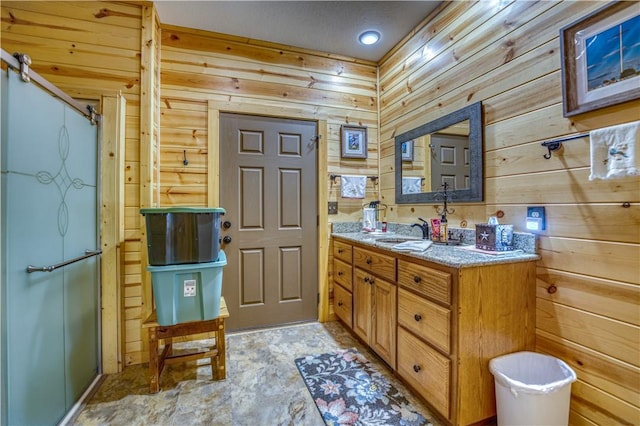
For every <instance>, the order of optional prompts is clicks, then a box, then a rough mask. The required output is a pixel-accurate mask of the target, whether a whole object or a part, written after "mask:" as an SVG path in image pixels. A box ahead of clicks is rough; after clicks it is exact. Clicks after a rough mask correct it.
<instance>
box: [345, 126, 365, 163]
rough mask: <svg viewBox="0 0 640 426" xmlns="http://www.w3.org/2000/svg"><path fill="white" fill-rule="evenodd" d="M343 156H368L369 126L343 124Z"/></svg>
mask: <svg viewBox="0 0 640 426" xmlns="http://www.w3.org/2000/svg"><path fill="white" fill-rule="evenodd" d="M342 158H367V128H366V127H358V126H342Z"/></svg>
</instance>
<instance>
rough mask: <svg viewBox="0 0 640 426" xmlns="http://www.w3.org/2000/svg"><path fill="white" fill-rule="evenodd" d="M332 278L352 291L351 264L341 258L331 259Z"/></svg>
mask: <svg viewBox="0 0 640 426" xmlns="http://www.w3.org/2000/svg"><path fill="white" fill-rule="evenodd" d="M333 280H334V281H335V282H337V283H338V284H340V285H341V286H342V287H344V288H346V289H347V290H349V291H353V287H352V285H351V265H349V264H347V263H344V262H343V261H341V260H338V259H334V260H333Z"/></svg>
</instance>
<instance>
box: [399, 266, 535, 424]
mask: <svg viewBox="0 0 640 426" xmlns="http://www.w3.org/2000/svg"><path fill="white" fill-rule="evenodd" d="M400 256H402V255H400ZM534 338H535V261H528V262H514V263H501V264H493V265H481V266H469V267H466V266H465V267H461V268H451V267H446V266H443V265H439V264H435V263H432V262H428V261H425V260H419V259H414V258H409V257H403V258H400V259H398V369H397V371H398V374H399V376H400V377H401V378H402V379H404V380H405V382H407V383H408V384H409V385H410V386H411V387H412V388H413V389H414V390H415V391H416V392H418V394H420V395H421V396H422V397H423V398H424V399H425V400H426V401H427V403H429V404H430V405H431V406H432V407H433V408H434V409H435V410H437V411H438V413H439V414H440V415H441V416H442V417H443V418H444V419H446V420H448V421H449V422H450V423H452V424H456V425H468V424H472V423H476V422H480V421H482V420H485V419H488V418H490V417H492V416H495V414H496V407H495V390H494V378H493V375H492V374H491V372H490V371H489V366H488V365H489V361H490V360H491V359H492V358H495V357H497V356H500V355H504V354H507V353H511V352H517V351H523V350H534Z"/></svg>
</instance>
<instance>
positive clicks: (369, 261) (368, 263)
mask: <svg viewBox="0 0 640 426" xmlns="http://www.w3.org/2000/svg"><path fill="white" fill-rule="evenodd" d="M371 263H372V261H371V258H370V257H368V258H367V265H371Z"/></svg>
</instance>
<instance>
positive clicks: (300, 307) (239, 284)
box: [220, 113, 318, 330]
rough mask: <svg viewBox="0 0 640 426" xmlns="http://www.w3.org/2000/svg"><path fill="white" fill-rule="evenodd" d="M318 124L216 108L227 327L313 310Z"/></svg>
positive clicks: (312, 316) (311, 314)
mask: <svg viewBox="0 0 640 426" xmlns="http://www.w3.org/2000/svg"><path fill="white" fill-rule="evenodd" d="M316 135H317V124H316V123H315V122H310V121H301V120H285V119H278V118H272V117H258V116H248V115H239V114H230V113H224V114H221V115H220V206H221V207H223V208H225V209H226V212H227V213H226V215H225V216H224V217H223V231H222V237H223V241H227V242H226V243H224V244H223V246H222V248H223V250H224V251H225V254H226V256H227V266H226V267H225V269H224V278H223V285H222V294H223V296H224V297H225V300H226V302H227V306H228V308H229V313H230V317H229V320H228V322H227V324H228V328H229V329H231V330H233V329H244V328H257V327H266V326H273V325H278V324H285V323H292V322H299V321H311V320H316V319H317V318H318V278H317V277H318V256H317V250H318V249H317V247H318V209H317V154H316V153H317V147H316V143H315V140H316Z"/></svg>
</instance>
